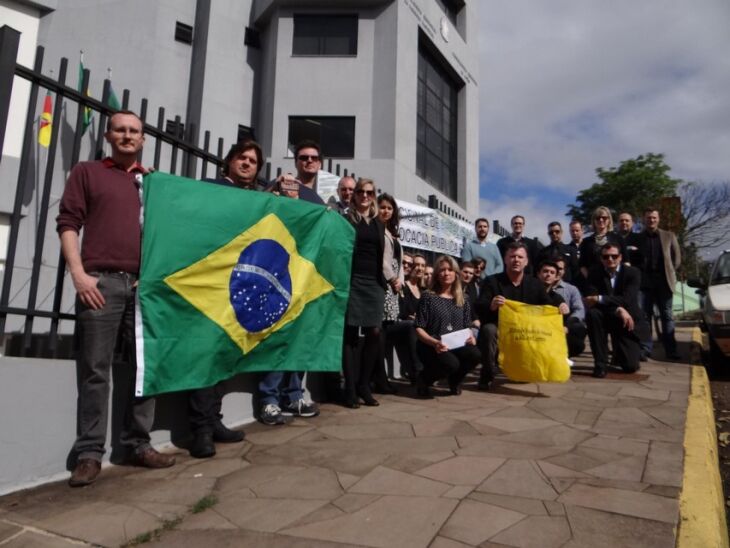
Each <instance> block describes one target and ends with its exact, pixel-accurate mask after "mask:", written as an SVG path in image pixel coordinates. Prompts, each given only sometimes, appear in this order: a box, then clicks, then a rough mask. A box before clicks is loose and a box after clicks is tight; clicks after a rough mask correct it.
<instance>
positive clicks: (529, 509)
mask: <svg viewBox="0 0 730 548" xmlns="http://www.w3.org/2000/svg"><path fill="white" fill-rule="evenodd" d="M469 498H470V499H471V500H476V501H477V502H485V503H487V504H492V505H494V506H499V507H500V508H506V509H507V510H514V511H515V512H520V513H521V514H530V515H532V516H544V515H546V514H547V510H545V504H544V502H545V501H542V500H536V499H527V498H524V497H512V496H509V495H495V494H492V493H480V492H479V491H474V492H473V493H471V495H469Z"/></svg>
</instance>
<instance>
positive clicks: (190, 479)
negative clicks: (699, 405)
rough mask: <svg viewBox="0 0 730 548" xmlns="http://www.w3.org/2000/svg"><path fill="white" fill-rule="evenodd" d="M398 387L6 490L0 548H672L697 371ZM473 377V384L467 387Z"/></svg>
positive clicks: (579, 371)
mask: <svg viewBox="0 0 730 548" xmlns="http://www.w3.org/2000/svg"><path fill="white" fill-rule="evenodd" d="M591 366H592V365H591V363H590V362H589V361H588V359H587V355H586V354H584V356H583V357H582V358H581V359H579V360H578V361H577V363H576V367H575V368H574V375H573V378H572V379H571V380H570V381H569V382H567V383H565V384H515V383H510V382H508V381H507V380H506V379H502V382H501V384H500V385H499V386H498V387H497V388H496V389H495V391H493V392H491V393H483V392H476V391H474V390H473V389H472V387H473V383H472V385H471V386H467V387H466V389H465V390H464V392H463V394H462V395H461V396H458V397H456V396H447V395H446V394H447V393H448V391H447V390H446V389H444V390H443V391H442V392H441V394H442V396H440V397H437V398H436V399H434V400H417V399H412V398H411V397H408V395H407V394H410V387H405V386H403V388H402V392H404V393H405V394H406V395H398V396H385V397H382V398H380V401H381V406H380V407H374V408H368V407H362V408H360V409H358V410H350V409H345V408H342V407H338V406H334V405H323V406H322V414H321V415H320V416H319V417H317V418H313V419H298V420H294V421H293V422H292V423H291V424H289V425H287V426H281V427H266V426H263V425H260V424H251V425H247V426H245V427H244V429H245V431H246V442H245V443H241V444H235V445H228V446H226V445H218V455H217V456H216V457H215V458H213V459H208V460H203V461H201V460H196V459H192V458H190V457H188V456H187V453H186V452H184V451H183V450H178V452H179V454H178V464H177V465H176V466H175V467H173V468H171V469H166V470H143V469H138V468H129V467H111V468H108V469H105V470H103V471H102V474H101V476H100V478H99V480H98V481H97V483H96V484H94V485H92V486H90V487H87V488H83V489H70V488H68V487H67V486H66V484H65V483H56V484H51V485H47V486H43V487H40V488H36V489H32V490H28V491H24V492H19V493H15V494H11V495H8V496H5V497H2V498H0V547H1V548H11V547H12V548H17V547H25V546H33V547H48V548H51V547H53V548H56V547H58V548H60V547H69V546H73V545H79V544H81V545H84V544H87V543H88V544H91V545H102V546H119V545H125V544H126V543H129V544H130V545H131V544H143V543H145V542H148V541H149V542H151V545H153V546H175V547H187V546H190V547H197V546H256V547H287V548H289V547H293V548H298V547H346V546H375V547H397V548H407V547H413V548H418V547H430V548H457V547H465V546H483V547H498V546H517V547H532V546H534V547H540V548H550V547H558V546H562V547H577V546H590V547H599V546H611V547H622V546H627V547H632V548H639V547H642V546H652V547H656V546H659V547H664V546H667V547H669V546H674V545H675V533H676V531H675V529H676V526H677V523H678V512H679V503H678V499H679V492H680V488H681V485H682V474H683V449H682V442H683V435H684V425H685V415H686V408H687V396H688V392H689V386H690V385H689V382H690V375H689V372H690V368H689V366H688V365H684V364H679V363H671V362H659V361H650V362H648V363H646V364H643V366H642V369H641V371H640V373H639V374H634V375H624V374H622V373H612V374H610V375H609V377H608V378H606V379H601V380H596V379H593V378H592V377H590V376H589V372H590V370H591ZM471 380H472V381H474V380H475V378H474V377H472V379H471Z"/></svg>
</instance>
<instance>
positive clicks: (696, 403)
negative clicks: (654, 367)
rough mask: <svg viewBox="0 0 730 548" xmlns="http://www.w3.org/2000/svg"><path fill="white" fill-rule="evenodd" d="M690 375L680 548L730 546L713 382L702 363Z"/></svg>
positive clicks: (680, 516) (679, 534) (678, 533)
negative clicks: (711, 391)
mask: <svg viewBox="0 0 730 548" xmlns="http://www.w3.org/2000/svg"><path fill="white" fill-rule="evenodd" d="M691 374H692V383H691V388H690V394H689V402H688V406H687V422H686V424H685V430H684V479H683V481H682V493H681V494H680V498H679V530H678V532H677V547H678V548H690V547H695V546H696V547H698V548H711V547H712V548H714V547H717V548H728V546H729V545H728V534H727V524H726V522H725V498H724V496H723V493H722V481H721V480H720V468H719V466H718V456H717V434H716V431H715V413H714V411H713V406H712V395H711V393H710V383H709V381H708V379H707V373H706V372H705V368H704V367H702V366H694V367H692V368H691Z"/></svg>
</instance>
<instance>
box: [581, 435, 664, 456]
mask: <svg viewBox="0 0 730 548" xmlns="http://www.w3.org/2000/svg"><path fill="white" fill-rule="evenodd" d="M578 447H580V448H584V447H592V448H593V449H601V450H605V451H611V452H616V453H621V454H622V455H636V456H645V455H646V454H647V453H648V452H649V442H647V441H641V440H630V439H625V438H618V437H615V436H595V437H593V438H591V439H589V440H586V441H584V442H583V443H581V444H580V445H579V446H578Z"/></svg>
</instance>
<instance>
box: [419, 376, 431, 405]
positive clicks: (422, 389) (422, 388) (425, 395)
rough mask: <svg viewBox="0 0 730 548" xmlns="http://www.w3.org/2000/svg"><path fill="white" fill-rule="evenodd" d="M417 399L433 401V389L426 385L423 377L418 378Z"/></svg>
mask: <svg viewBox="0 0 730 548" xmlns="http://www.w3.org/2000/svg"><path fill="white" fill-rule="evenodd" d="M416 397H417V398H420V399H422V400H432V399H433V391H432V390H431V387H430V386H428V384H426V381H425V380H423V377H422V376H421V375H417V376H416Z"/></svg>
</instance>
